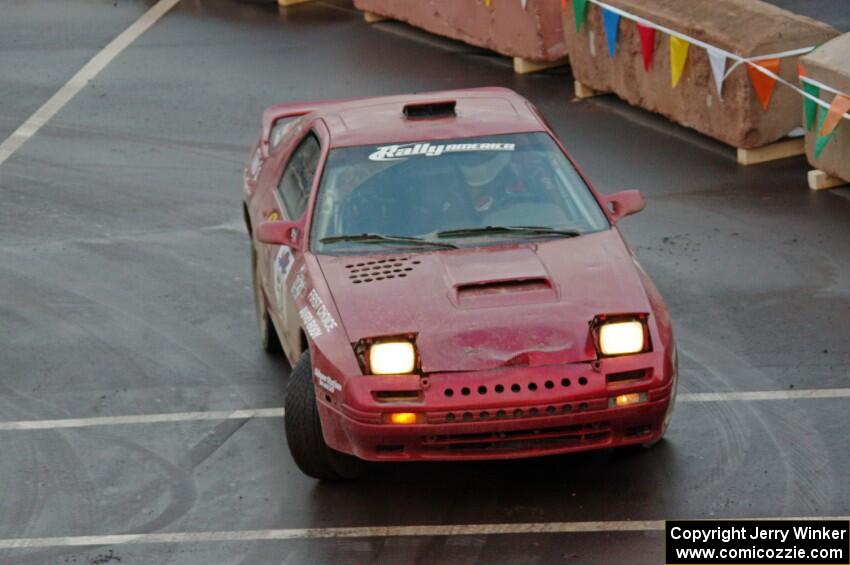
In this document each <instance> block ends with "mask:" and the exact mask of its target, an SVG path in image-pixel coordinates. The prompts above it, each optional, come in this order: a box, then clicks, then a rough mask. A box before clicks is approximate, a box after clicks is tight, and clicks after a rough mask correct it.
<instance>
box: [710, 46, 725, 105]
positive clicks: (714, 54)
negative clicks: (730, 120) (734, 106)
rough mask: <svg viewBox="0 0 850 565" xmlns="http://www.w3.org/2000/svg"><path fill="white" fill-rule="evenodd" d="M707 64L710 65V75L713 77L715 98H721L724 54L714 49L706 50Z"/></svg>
mask: <svg viewBox="0 0 850 565" xmlns="http://www.w3.org/2000/svg"><path fill="white" fill-rule="evenodd" d="M706 52H707V53H708V62H709V63H710V64H711V74H712V75H713V76H714V86H715V87H716V88H717V96H719V97H720V98H723V75H725V74H726V53H724V52H723V51H721V50H719V49H715V48H714V47H709V48H708V49H706Z"/></svg>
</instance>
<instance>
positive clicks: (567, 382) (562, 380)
mask: <svg viewBox="0 0 850 565" xmlns="http://www.w3.org/2000/svg"><path fill="white" fill-rule="evenodd" d="M561 386H570V379H561Z"/></svg>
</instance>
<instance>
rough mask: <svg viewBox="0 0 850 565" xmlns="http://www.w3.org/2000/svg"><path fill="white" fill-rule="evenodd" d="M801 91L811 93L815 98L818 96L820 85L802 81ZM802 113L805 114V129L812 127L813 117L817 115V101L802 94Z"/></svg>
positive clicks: (813, 123)
mask: <svg viewBox="0 0 850 565" xmlns="http://www.w3.org/2000/svg"><path fill="white" fill-rule="evenodd" d="M803 92H805V93H806V94H811V95H812V96H814V97H815V98H820V87H819V86H815V85H813V84H811V83H808V82H806V81H803ZM803 113H804V114H805V115H806V129H812V126H813V125H815V117H816V116H817V115H818V103H817V102H815V101H814V100H812V99H811V98H808V97H806V96H803Z"/></svg>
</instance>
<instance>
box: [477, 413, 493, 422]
mask: <svg viewBox="0 0 850 565" xmlns="http://www.w3.org/2000/svg"><path fill="white" fill-rule="evenodd" d="M478 417H479V418H481V419H482V420H486V419H487V418H489V417H490V413H489V412H487V411H484V412H482V413H481V414H479V415H478Z"/></svg>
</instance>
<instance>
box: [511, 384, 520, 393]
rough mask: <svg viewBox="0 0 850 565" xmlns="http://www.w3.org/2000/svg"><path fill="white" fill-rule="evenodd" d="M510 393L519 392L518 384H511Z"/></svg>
mask: <svg viewBox="0 0 850 565" xmlns="http://www.w3.org/2000/svg"><path fill="white" fill-rule="evenodd" d="M511 391H512V392H519V391H520V386H519V385H518V384H516V383H514V384H512V385H511Z"/></svg>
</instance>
